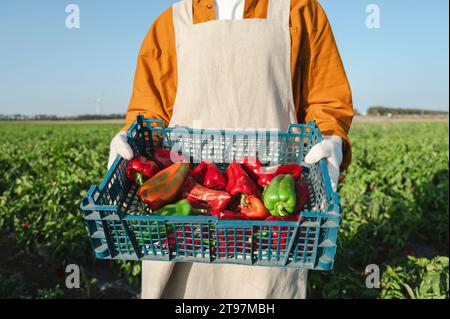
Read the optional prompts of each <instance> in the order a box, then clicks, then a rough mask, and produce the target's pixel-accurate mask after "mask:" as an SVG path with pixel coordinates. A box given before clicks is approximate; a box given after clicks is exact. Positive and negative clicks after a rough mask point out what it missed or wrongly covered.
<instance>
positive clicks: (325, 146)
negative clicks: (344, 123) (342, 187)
mask: <svg viewBox="0 0 450 319" xmlns="http://www.w3.org/2000/svg"><path fill="white" fill-rule="evenodd" d="M342 158H343V154H342V139H341V138H340V137H339V136H324V137H323V141H322V142H320V143H318V144H316V145H314V146H313V147H312V148H311V150H310V151H309V153H308V154H307V155H306V156H305V163H307V164H315V163H317V162H318V161H320V160H321V159H326V161H327V167H328V172H329V174H330V178H331V186H332V187H333V191H335V192H336V191H337V185H338V182H339V175H340V167H341V163H342Z"/></svg>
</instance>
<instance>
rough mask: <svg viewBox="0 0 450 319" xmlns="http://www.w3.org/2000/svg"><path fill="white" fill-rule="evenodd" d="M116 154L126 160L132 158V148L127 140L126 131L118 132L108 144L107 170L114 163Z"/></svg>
mask: <svg viewBox="0 0 450 319" xmlns="http://www.w3.org/2000/svg"><path fill="white" fill-rule="evenodd" d="M117 155H119V156H121V157H123V158H124V159H126V160H128V161H129V160H131V159H133V150H132V149H131V147H130V145H128V142H127V132H120V133H118V134H117V135H116V136H115V137H114V138H113V139H112V141H111V145H110V146H109V160H108V170H109V169H110V168H111V166H112V165H113V164H114V161H115V160H116V157H117Z"/></svg>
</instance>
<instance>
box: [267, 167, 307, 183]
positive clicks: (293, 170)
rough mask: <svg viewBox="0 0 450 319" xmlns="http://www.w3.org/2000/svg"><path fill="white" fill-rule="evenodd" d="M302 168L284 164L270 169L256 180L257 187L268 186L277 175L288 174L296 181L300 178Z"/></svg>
mask: <svg viewBox="0 0 450 319" xmlns="http://www.w3.org/2000/svg"><path fill="white" fill-rule="evenodd" d="M302 171H303V167H302V166H300V165H297V164H286V165H281V166H278V167H275V168H272V169H270V170H269V171H267V172H265V173H263V174H260V175H259V179H258V185H259V186H269V185H270V182H271V181H272V179H274V178H275V177H277V176H279V175H285V174H289V175H292V177H294V180H296V181H298V180H299V179H300V178H301V176H302Z"/></svg>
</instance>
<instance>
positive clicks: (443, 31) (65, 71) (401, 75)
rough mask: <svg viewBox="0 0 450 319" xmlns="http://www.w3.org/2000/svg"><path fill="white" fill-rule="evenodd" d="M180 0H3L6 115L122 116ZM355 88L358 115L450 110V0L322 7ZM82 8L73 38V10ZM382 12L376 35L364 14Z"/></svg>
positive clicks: (346, 1)
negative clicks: (98, 110)
mask: <svg viewBox="0 0 450 319" xmlns="http://www.w3.org/2000/svg"><path fill="white" fill-rule="evenodd" d="M174 2H175V1H172V0H129V1H107V0H72V1H62V0H28V1H25V0H1V1H0V113H3V114H14V113H22V114H43V113H48V114H57V115H75V114H85V113H94V112H95V103H94V101H93V99H95V98H96V97H98V96H103V100H104V102H103V113H124V112H125V111H126V108H127V105H128V101H129V98H130V94H131V89H132V82H133V77H134V71H135V67H136V57H137V54H138V51H139V48H140V44H141V41H142V40H143V38H144V36H145V33H146V32H147V30H148V29H149V27H150V26H151V24H152V22H153V21H154V19H155V18H156V17H157V16H158V15H159V14H160V13H161V12H162V11H163V10H164V9H165V8H167V7H168V6H170V5H171V4H172V3H174ZM320 2H321V3H322V5H323V7H324V8H325V11H326V12H327V15H328V17H329V19H330V22H331V25H332V27H333V30H334V33H335V37H336V40H337V42H338V46H339V49H340V51H341V56H342V59H343V61H344V64H345V67H346V70H347V74H348V77H349V80H350V82H351V86H352V89H353V98H354V104H355V107H357V108H358V109H359V110H361V111H365V110H366V109H367V108H368V107H369V106H372V105H386V106H398V107H421V108H429V109H441V110H448V107H449V92H448V85H449V75H448V69H449V64H448V63H449V62H448V61H449V52H448V47H449V46H448V45H449V43H448V36H449V35H448V12H449V8H448V6H449V2H448V0H429V1H422V0H371V1H366V0H321V1H320ZM69 3H75V4H77V5H79V7H80V11H81V12H80V13H81V16H80V17H81V20H80V23H81V28H80V29H77V30H75V29H67V28H66V26H65V19H66V15H67V14H66V12H65V8H66V6H67V5H68V4H69ZM372 3H374V4H376V5H378V7H379V8H380V15H381V16H380V17H381V20H380V23H381V25H380V28H379V29H368V28H367V27H366V24H365V21H366V17H367V15H368V14H367V13H366V6H367V5H369V4H372Z"/></svg>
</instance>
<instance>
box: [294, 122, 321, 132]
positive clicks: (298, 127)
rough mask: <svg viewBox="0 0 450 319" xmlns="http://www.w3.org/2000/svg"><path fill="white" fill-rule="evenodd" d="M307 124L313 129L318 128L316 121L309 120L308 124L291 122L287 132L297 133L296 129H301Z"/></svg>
mask: <svg viewBox="0 0 450 319" xmlns="http://www.w3.org/2000/svg"><path fill="white" fill-rule="evenodd" d="M305 125H306V126H308V127H309V128H311V129H313V130H314V129H316V128H317V125H316V121H309V122H308V124H294V123H291V124H289V127H288V130H287V132H288V133H295V132H294V130H295V129H298V130H300V131H301V129H302V128H304V127H305Z"/></svg>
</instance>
